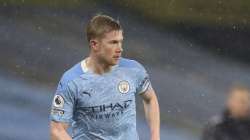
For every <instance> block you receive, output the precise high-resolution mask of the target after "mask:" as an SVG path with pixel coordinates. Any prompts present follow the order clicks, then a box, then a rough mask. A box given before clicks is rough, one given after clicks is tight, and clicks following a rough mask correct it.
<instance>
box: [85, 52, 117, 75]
mask: <svg viewBox="0 0 250 140" xmlns="http://www.w3.org/2000/svg"><path fill="white" fill-rule="evenodd" d="M86 66H87V67H88V69H90V70H91V71H92V72H94V73H96V74H100V75H101V74H104V73H106V72H109V71H110V70H111V69H112V65H109V64H107V63H105V62H103V61H100V60H98V59H97V58H96V57H95V56H92V55H90V56H89V57H88V58H86Z"/></svg>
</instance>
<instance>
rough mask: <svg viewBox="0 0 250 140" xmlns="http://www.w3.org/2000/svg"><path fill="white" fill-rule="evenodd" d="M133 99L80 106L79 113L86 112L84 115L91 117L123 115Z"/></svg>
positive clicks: (102, 117)
mask: <svg viewBox="0 0 250 140" xmlns="http://www.w3.org/2000/svg"><path fill="white" fill-rule="evenodd" d="M132 101H133V100H126V101H122V102H117V103H110V104H103V105H97V106H90V107H79V108H78V111H79V112H78V113H82V114H84V115H83V117H88V118H91V119H109V118H114V117H118V116H120V115H122V114H123V113H124V111H125V110H126V109H128V108H129V107H130V105H131V103H132Z"/></svg>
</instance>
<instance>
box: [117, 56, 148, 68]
mask: <svg viewBox="0 0 250 140" xmlns="http://www.w3.org/2000/svg"><path fill="white" fill-rule="evenodd" d="M119 67H122V68H131V69H139V70H145V69H144V67H143V65H142V64H141V63H139V62H138V61H136V60H132V59H127V58H122V59H121V60H120V62H119Z"/></svg>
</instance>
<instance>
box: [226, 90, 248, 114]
mask: <svg viewBox="0 0 250 140" xmlns="http://www.w3.org/2000/svg"><path fill="white" fill-rule="evenodd" d="M227 106H228V109H229V111H230V113H231V115H232V116H233V117H236V118H244V117H246V116H248V115H249V114H248V113H249V110H250V107H249V106H250V99H249V92H248V91H246V90H237V89H236V90H232V91H231V93H230V95H229V98H228V101H227Z"/></svg>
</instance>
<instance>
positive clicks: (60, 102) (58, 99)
mask: <svg viewBox="0 0 250 140" xmlns="http://www.w3.org/2000/svg"><path fill="white" fill-rule="evenodd" d="M63 105H64V99H63V97H62V96H61V95H55V97H54V100H53V106H54V107H56V108H63Z"/></svg>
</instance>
